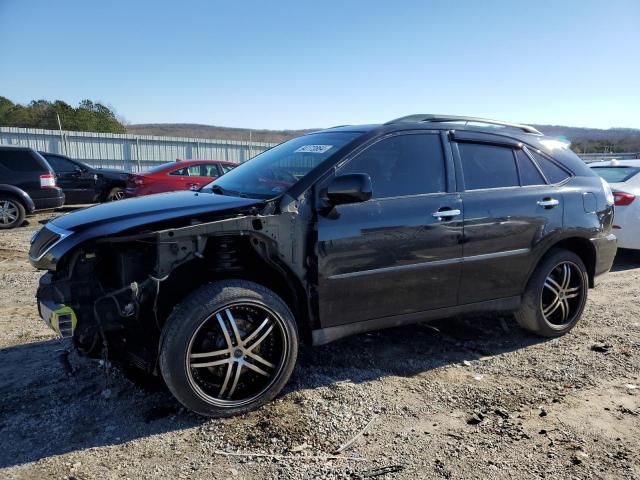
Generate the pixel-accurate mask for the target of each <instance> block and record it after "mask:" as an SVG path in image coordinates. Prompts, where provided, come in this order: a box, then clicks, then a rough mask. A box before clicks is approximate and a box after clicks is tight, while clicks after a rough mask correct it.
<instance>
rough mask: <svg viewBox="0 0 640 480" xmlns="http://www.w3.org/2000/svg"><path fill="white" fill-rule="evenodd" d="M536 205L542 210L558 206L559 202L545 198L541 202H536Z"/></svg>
mask: <svg viewBox="0 0 640 480" xmlns="http://www.w3.org/2000/svg"><path fill="white" fill-rule="evenodd" d="M538 205H540V206H541V207H544V208H553V207H557V206H558V205H560V201H559V200H556V199H555V198H545V199H543V200H538Z"/></svg>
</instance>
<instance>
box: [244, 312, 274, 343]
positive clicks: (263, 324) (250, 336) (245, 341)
mask: <svg viewBox="0 0 640 480" xmlns="http://www.w3.org/2000/svg"><path fill="white" fill-rule="evenodd" d="M268 324H269V317H267V318H265V319H264V320H263V322H262V323H261V324H260V325H258V328H256V329H255V330H254V331H253V332H251V335H249V336H248V337H247V338H245V339H244V340H243V345H244V346H245V347H246V346H247V345H248V344H249V342H250V341H251V340H253V339H254V338H255V337H256V336H257V335H258V334H259V333H260V331H261V330H262V329H263V328H265V327H266V326H267V325H268Z"/></svg>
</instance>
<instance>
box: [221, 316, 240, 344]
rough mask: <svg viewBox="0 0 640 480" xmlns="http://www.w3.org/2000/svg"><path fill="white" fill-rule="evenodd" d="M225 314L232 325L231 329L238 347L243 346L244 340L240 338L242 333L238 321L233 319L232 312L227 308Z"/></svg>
mask: <svg viewBox="0 0 640 480" xmlns="http://www.w3.org/2000/svg"><path fill="white" fill-rule="evenodd" d="M224 313H226V314H227V318H228V319H229V323H230V324H231V328H232V330H233V336H234V337H236V345H242V339H241V338H240V332H239V331H238V324H237V323H236V319H235V318H233V314H232V313H231V310H229V309H228V308H227V309H226V310H225V311H224Z"/></svg>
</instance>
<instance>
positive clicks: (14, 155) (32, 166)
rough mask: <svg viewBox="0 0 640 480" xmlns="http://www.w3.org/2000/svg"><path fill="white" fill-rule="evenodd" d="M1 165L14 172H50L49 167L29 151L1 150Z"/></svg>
mask: <svg viewBox="0 0 640 480" xmlns="http://www.w3.org/2000/svg"><path fill="white" fill-rule="evenodd" d="M0 165H2V166H3V167H4V168H6V169H7V170H9V171H12V172H42V171H48V170H49V169H48V168H47V165H46V164H45V162H44V161H41V160H40V159H38V158H37V157H36V156H34V155H32V153H31V152H30V151H29V150H13V149H2V150H0Z"/></svg>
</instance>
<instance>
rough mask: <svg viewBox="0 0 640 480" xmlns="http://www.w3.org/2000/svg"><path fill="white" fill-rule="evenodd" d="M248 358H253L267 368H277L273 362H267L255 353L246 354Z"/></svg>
mask: <svg viewBox="0 0 640 480" xmlns="http://www.w3.org/2000/svg"><path fill="white" fill-rule="evenodd" d="M246 355H247V357H250V358H253V359H254V360H256V361H258V362H260V363H262V364H263V365H266V366H267V367H270V368H275V365H274V364H273V363H271V362H269V361H268V360H265V359H264V358H262V357H261V356H260V355H258V354H257V353H254V352H249V351H248V352H247V353H246Z"/></svg>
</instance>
